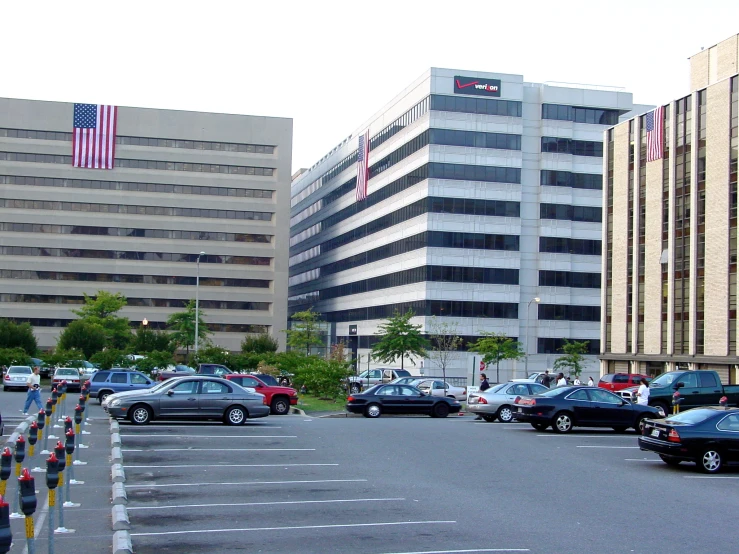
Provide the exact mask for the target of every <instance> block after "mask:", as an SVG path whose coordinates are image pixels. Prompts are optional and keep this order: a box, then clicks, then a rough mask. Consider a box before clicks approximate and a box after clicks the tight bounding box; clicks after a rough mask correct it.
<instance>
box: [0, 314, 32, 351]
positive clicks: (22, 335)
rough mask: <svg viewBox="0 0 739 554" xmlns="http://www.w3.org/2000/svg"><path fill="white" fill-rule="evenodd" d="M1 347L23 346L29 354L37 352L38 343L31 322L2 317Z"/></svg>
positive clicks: (0, 330) (0, 329) (0, 327)
mask: <svg viewBox="0 0 739 554" xmlns="http://www.w3.org/2000/svg"><path fill="white" fill-rule="evenodd" d="M0 348H21V349H23V350H24V351H25V353H26V354H28V355H29V356H33V355H34V354H36V350H37V349H38V344H37V342H36V337H35V336H34V334H33V328H32V327H31V324H30V323H16V322H15V321H11V320H10V319H0Z"/></svg>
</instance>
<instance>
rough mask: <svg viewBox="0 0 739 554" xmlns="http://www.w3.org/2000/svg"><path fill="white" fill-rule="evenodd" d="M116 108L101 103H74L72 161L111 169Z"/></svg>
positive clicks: (113, 155)
mask: <svg viewBox="0 0 739 554" xmlns="http://www.w3.org/2000/svg"><path fill="white" fill-rule="evenodd" d="M117 114H118V108H117V107H116V106H103V105H102V104H75V105H74V133H73V134H72V165H73V166H74V167H86V168H89V169H113V164H114V162H115V127H116V116H117Z"/></svg>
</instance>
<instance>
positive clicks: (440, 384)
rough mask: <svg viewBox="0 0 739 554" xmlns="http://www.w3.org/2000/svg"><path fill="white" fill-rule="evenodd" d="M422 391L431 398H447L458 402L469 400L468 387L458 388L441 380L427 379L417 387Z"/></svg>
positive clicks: (417, 384)
mask: <svg viewBox="0 0 739 554" xmlns="http://www.w3.org/2000/svg"><path fill="white" fill-rule="evenodd" d="M415 386H416V387H417V388H419V389H420V390H421V391H423V392H425V393H426V394H430V395H431V396H446V397H448V398H455V399H457V400H466V399H467V387H457V386H454V385H450V384H449V383H446V382H444V381H442V380H441V379H425V380H423V381H420V382H418V383H416V385H415Z"/></svg>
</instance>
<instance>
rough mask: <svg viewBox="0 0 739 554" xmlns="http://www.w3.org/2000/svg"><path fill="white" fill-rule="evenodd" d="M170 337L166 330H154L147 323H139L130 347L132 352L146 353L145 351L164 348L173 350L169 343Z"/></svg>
mask: <svg viewBox="0 0 739 554" xmlns="http://www.w3.org/2000/svg"><path fill="white" fill-rule="evenodd" d="M171 342H172V339H171V337H170V335H169V333H167V332H166V331H156V330H154V329H151V328H149V326H148V325H139V328H138V329H136V333H135V334H134V336H133V342H132V343H131V349H132V352H133V353H134V354H146V353H147V352H154V351H162V350H166V351H169V352H170V353H171V352H173V351H174V347H173V345H172V344H171Z"/></svg>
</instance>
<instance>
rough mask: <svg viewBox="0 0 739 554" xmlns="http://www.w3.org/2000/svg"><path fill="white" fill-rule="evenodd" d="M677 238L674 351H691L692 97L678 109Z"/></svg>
mask: <svg viewBox="0 0 739 554" xmlns="http://www.w3.org/2000/svg"><path fill="white" fill-rule="evenodd" d="M675 124H676V127H677V128H676V129H675V156H674V159H675V219H674V227H675V238H674V245H675V248H674V252H673V260H674V273H673V278H674V304H673V309H674V316H673V320H674V322H675V323H674V353H675V354H689V353H690V350H689V345H690V285H691V283H690V251H691V244H690V226H691V223H692V217H691V215H692V214H691V213H690V186H691V182H690V175H691V150H692V136H691V135H692V97H691V96H686V97H685V98H683V99H681V100H678V101H677V103H676V110H675Z"/></svg>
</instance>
